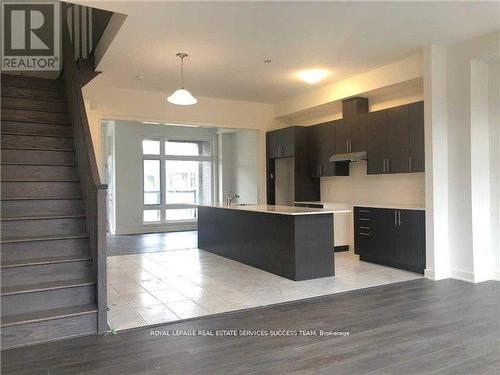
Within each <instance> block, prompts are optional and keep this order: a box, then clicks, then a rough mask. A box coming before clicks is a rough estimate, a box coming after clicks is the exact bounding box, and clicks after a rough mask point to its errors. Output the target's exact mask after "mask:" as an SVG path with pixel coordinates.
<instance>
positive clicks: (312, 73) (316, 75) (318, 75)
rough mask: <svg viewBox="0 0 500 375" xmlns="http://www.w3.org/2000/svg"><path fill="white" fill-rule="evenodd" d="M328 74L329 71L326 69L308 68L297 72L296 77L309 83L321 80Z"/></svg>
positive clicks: (312, 83)
mask: <svg viewBox="0 0 500 375" xmlns="http://www.w3.org/2000/svg"><path fill="white" fill-rule="evenodd" d="M329 75H330V72H329V71H328V70H326V69H308V70H301V71H300V72H297V78H299V79H301V80H302V81H304V82H307V83H309V84H311V85H314V84H315V83H318V82H321V81H322V80H324V79H325V78H326V77H328V76H329Z"/></svg>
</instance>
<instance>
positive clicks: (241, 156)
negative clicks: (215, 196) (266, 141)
mask: <svg viewBox="0 0 500 375" xmlns="http://www.w3.org/2000/svg"><path fill="white" fill-rule="evenodd" d="M219 144H220V149H219V154H220V155H219V165H220V166H221V167H220V175H219V180H220V183H221V189H220V193H219V197H220V201H221V202H222V201H223V199H224V197H225V196H226V194H228V193H232V194H238V195H239V196H240V198H239V199H238V202H239V203H257V201H258V184H257V181H258V173H259V170H258V159H257V154H258V133H257V132H256V131H254V130H240V131H232V132H223V133H222V134H220V141H219Z"/></svg>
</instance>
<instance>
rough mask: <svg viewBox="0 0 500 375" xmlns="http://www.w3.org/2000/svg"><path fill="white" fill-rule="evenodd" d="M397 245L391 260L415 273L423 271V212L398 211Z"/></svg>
mask: <svg viewBox="0 0 500 375" xmlns="http://www.w3.org/2000/svg"><path fill="white" fill-rule="evenodd" d="M398 215H399V216H398V225H399V245H398V248H397V251H396V252H395V254H394V256H393V259H394V262H395V263H398V264H401V265H404V266H407V267H408V268H409V269H411V270H412V271H415V272H420V273H423V272H424V269H425V211H420V210H399V214H398Z"/></svg>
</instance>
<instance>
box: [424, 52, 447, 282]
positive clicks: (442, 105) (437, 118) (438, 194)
mask: <svg viewBox="0 0 500 375" xmlns="http://www.w3.org/2000/svg"><path fill="white" fill-rule="evenodd" d="M424 101H425V107H424V111H425V207H426V263H427V265H426V269H425V276H426V277H428V278H430V279H434V280H439V279H444V278H447V277H449V273H450V271H449V264H450V262H449V247H448V246H449V238H448V123H447V53H446V47H442V46H437V45H430V46H428V47H427V48H425V49H424Z"/></svg>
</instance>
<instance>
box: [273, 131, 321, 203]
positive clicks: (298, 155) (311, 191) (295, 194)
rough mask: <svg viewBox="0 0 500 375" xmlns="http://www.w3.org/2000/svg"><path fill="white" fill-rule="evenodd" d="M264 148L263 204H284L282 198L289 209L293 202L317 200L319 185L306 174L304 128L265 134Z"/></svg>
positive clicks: (306, 145) (306, 150)
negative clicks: (265, 149) (265, 176)
mask: <svg viewBox="0 0 500 375" xmlns="http://www.w3.org/2000/svg"><path fill="white" fill-rule="evenodd" d="M266 145H267V151H266V152H267V203H268V204H277V203H280V204H284V203H283V202H282V199H281V198H282V197H283V196H284V195H286V196H287V197H288V198H289V199H288V198H287V199H286V200H289V201H288V202H286V204H292V205H293V203H294V201H315V200H319V197H320V195H319V181H318V180H317V179H313V178H311V176H310V175H309V172H308V170H309V165H308V150H309V133H308V128H306V127H302V126H291V127H288V128H284V129H279V130H274V131H270V132H268V133H267V134H266ZM285 175H286V176H285ZM284 176H285V177H286V178H285V179H283V177H284ZM290 185H291V186H290ZM284 191H286V194H284V195H283V194H282V193H283V192H284Z"/></svg>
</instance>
